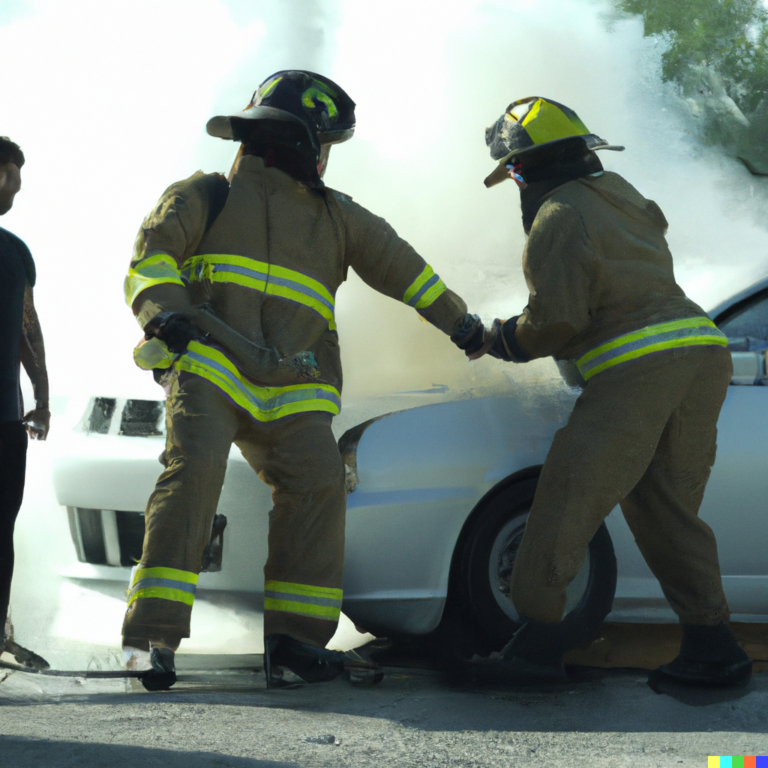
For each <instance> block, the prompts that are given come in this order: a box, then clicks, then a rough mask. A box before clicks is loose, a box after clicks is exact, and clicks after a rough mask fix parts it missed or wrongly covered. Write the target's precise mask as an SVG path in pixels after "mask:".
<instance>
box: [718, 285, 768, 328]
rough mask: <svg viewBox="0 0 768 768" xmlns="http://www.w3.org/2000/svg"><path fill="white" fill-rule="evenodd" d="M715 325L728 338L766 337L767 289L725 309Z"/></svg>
mask: <svg viewBox="0 0 768 768" xmlns="http://www.w3.org/2000/svg"><path fill="white" fill-rule="evenodd" d="M717 325H718V327H719V328H720V330H721V331H722V332H723V333H724V334H725V335H726V336H728V338H730V339H738V338H744V337H747V336H748V337H752V338H754V339H768V289H765V290H763V291H760V292H759V293H757V294H755V295H754V296H751V297H750V298H748V299H746V300H745V301H743V302H740V303H739V304H737V305H736V306H735V307H731V308H730V309H727V310H726V311H725V312H724V313H723V314H722V315H721V316H720V317H719V318H718V320H717Z"/></svg>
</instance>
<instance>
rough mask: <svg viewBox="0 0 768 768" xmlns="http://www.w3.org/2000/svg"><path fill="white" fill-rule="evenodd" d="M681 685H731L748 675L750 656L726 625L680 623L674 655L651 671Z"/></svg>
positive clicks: (659, 676)
mask: <svg viewBox="0 0 768 768" xmlns="http://www.w3.org/2000/svg"><path fill="white" fill-rule="evenodd" d="M651 674H652V675H654V676H655V678H656V680H658V679H659V678H661V679H668V680H673V681H674V682H676V683H683V684H685V685H702V686H709V687H712V688H731V687H736V686H740V685H746V684H747V683H748V682H749V679H750V678H751V677H752V659H750V658H749V656H747V654H746V653H745V652H744V651H743V650H742V649H741V647H740V646H739V644H738V643H737V642H736V638H735V637H734V634H733V632H732V631H731V628H730V626H729V625H728V624H726V623H725V622H721V623H720V624H716V625H715V626H713V627H710V626H706V625H704V624H683V642H682V644H681V646H680V653H679V654H678V656H677V658H675V659H674V660H673V661H671V662H670V663H669V664H662V666H660V667H659V668H658V669H657V670H655V671H654V672H652V673H651Z"/></svg>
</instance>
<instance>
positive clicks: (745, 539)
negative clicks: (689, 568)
mask: <svg viewBox="0 0 768 768" xmlns="http://www.w3.org/2000/svg"><path fill="white" fill-rule="evenodd" d="M714 320H715V323H716V324H717V325H718V327H719V328H720V329H721V330H722V331H723V332H724V333H725V334H726V335H727V336H728V339H729V348H730V349H731V354H732V357H733V363H734V375H733V379H732V381H731V386H730V387H729V388H728V394H727V396H726V400H725V403H724V405H723V409H722V411H721V414H720V420H719V422H718V441H717V442H718V448H717V459H716V461H715V466H714V467H713V470H712V475H711V477H710V480H709V484H708V485H707V490H706V493H705V495H704V501H703V503H702V506H701V512H700V515H701V517H702V519H704V520H706V522H707V523H709V525H711V526H712V529H713V530H714V532H715V535H716V537H717V544H718V553H719V556H720V569H721V571H722V574H723V585H724V587H725V592H726V596H727V598H728V603H729V605H730V608H731V611H732V612H733V619H734V620H739V619H742V620H749V619H751V620H753V621H754V620H756V618H757V617H758V616H762V617H766V616H768V556H766V546H765V542H766V539H768V514H766V513H767V512H768V386H766V385H768V378H767V377H766V367H765V363H766V348H767V347H768V289H763V290H761V291H758V292H756V293H754V294H752V295H751V296H748V297H747V298H745V299H743V300H741V301H739V302H738V303H736V304H735V305H733V306H731V307H729V308H728V309H726V310H725V311H723V312H721V313H720V314H719V315H717V316H716V317H715V318H714Z"/></svg>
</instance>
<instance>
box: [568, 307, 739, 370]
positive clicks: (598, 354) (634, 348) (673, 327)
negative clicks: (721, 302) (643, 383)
mask: <svg viewBox="0 0 768 768" xmlns="http://www.w3.org/2000/svg"><path fill="white" fill-rule="evenodd" d="M727 345H728V339H727V338H726V336H725V334H723V333H722V332H721V331H719V330H718V329H717V326H716V325H715V324H714V323H713V322H712V321H711V320H710V319H709V318H708V317H693V318H687V319H685V320H673V321H671V322H668V323H658V324H656V325H649V326H647V327H645V328H641V329H640V330H638V331H633V332H632V333H627V334H624V335H623V336H619V337H618V338H616V339H612V340H611V341H609V342H607V343H605V344H602V345H600V346H599V347H595V349H591V350H590V351H589V352H587V353H586V354H584V355H582V357H580V358H579V359H578V360H577V361H576V366H577V368H578V369H579V372H580V373H581V375H582V377H583V378H584V380H585V381H589V379H590V378H592V376H595V375H596V374H598V373H601V372H602V371H605V370H607V369H608V368H612V367H613V366H614V365H619V364H620V363H625V362H628V361H630V360H636V359H637V358H639V357H643V356H644V355H649V354H652V353H654V352H663V351H665V350H668V349H678V348H681V347H695V346H723V347H725V346H727Z"/></svg>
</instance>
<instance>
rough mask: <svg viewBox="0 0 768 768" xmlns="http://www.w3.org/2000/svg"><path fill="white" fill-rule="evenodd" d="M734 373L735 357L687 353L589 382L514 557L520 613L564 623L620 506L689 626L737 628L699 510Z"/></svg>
mask: <svg viewBox="0 0 768 768" xmlns="http://www.w3.org/2000/svg"><path fill="white" fill-rule="evenodd" d="M731 375H732V364H731V358H730V353H729V352H728V351H727V350H726V349H723V348H719V347H718V348H712V347H684V348H681V349H677V350H673V351H668V352H661V353H657V354H654V355H649V356H647V357H643V358H641V359H639V360H636V361H634V362H629V363H625V364H622V365H617V366H616V367H614V368H611V369H609V370H607V371H604V372H603V373H600V374H598V375H597V376H595V377H594V378H593V379H591V380H590V382H589V383H588V385H587V387H586V388H585V390H584V392H583V393H582V394H581V396H580V397H579V399H578V400H577V401H576V406H575V408H574V410H573V413H572V414H571V418H570V419H569V421H568V424H567V425H566V426H565V427H563V428H562V429H560V430H559V431H558V432H557V433H556V435H555V439H554V442H553V443H552V447H551V449H550V451H549V454H548V456H547V458H546V461H545V462H544V467H543V469H542V472H541V478H540V480H539V485H538V487H537V489H536V496H535V498H534V502H533V506H532V508H531V513H530V517H529V519H528V524H527V526H526V529H525V534H524V536H523V540H522V542H521V544H520V549H519V551H518V554H517V558H516V559H515V565H514V569H513V573H512V583H511V595H512V601H513V603H514V605H515V607H516V608H517V610H518V612H519V613H520V614H521V615H523V616H525V617H527V618H529V619H536V620H539V621H544V622H557V621H559V620H560V619H561V618H562V613H563V610H564V607H565V602H566V594H565V590H566V587H567V586H568V584H569V583H570V582H571V581H572V580H573V579H574V578H575V576H576V574H577V573H578V572H579V569H580V568H581V566H582V564H583V562H584V558H585V557H586V552H587V547H588V545H589V542H590V541H591V539H592V537H593V536H594V535H595V532H596V531H597V529H598V528H599V526H600V524H601V523H602V522H603V520H604V519H605V518H606V517H607V516H608V514H609V513H610V511H611V510H612V509H613V508H614V507H615V506H616V505H617V504H620V505H621V509H622V512H623V513H624V517H625V518H626V521H627V523H628V525H629V527H630V529H631V531H632V533H633V534H634V537H635V540H636V542H637V545H638V546H639V547H640V551H641V552H642V555H643V557H644V558H645V561H646V562H647V563H648V565H649V566H650V568H651V570H652V571H653V573H654V575H655V576H656V578H657V579H658V580H659V583H660V584H661V587H662V589H663V591H664V595H665V596H666V598H667V600H668V601H669V604H670V605H671V606H672V608H673V610H674V611H675V613H677V615H678V617H679V618H680V621H681V622H682V623H685V624H708V625H714V624H718V623H719V622H721V621H728V618H729V611H728V606H727V604H726V600H725V595H724V594H723V588H722V583H721V580H720V566H719V563H718V558H717V545H716V543H715V536H714V534H713V533H712V530H711V528H710V527H709V526H708V525H707V524H706V523H705V522H703V521H702V520H700V519H699V517H698V511H699V506H700V505H701V500H702V498H703V495H704V488H705V486H706V484H707V480H708V479H709V473H710V469H711V467H712V465H713V464H714V461H715V451H716V438H717V418H718V415H719V413H720V409H721V407H722V404H723V400H724V399H725V394H726V391H727V388H728V384H729V382H730V379H731Z"/></svg>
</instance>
